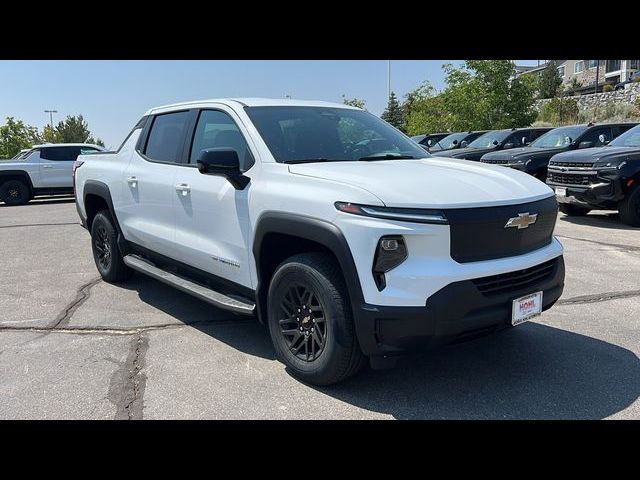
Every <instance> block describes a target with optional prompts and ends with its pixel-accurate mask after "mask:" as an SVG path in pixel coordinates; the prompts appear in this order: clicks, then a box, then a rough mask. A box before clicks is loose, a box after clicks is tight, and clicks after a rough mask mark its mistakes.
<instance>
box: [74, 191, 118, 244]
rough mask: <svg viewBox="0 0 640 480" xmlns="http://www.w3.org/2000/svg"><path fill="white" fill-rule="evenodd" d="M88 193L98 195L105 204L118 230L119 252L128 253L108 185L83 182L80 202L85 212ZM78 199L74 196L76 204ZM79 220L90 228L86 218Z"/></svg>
mask: <svg viewBox="0 0 640 480" xmlns="http://www.w3.org/2000/svg"><path fill="white" fill-rule="evenodd" d="M88 195H95V196H97V197H100V198H102V199H103V200H104V201H105V203H106V204H107V208H108V210H109V214H110V215H111V218H112V219H113V221H114V223H115V227H116V231H117V232H118V247H119V248H120V253H122V255H123V256H124V255H127V254H128V253H129V247H128V245H127V241H126V239H125V238H124V235H123V233H122V228H120V223H119V222H118V217H117V216H116V210H115V208H114V207H113V199H112V198H111V191H110V190H109V186H108V185H107V184H106V183H104V182H100V181H98V180H87V181H86V182H85V183H84V187H83V189H82V202H83V204H84V207H85V212H86V206H87V196H88ZM78 201H79V200H78V198H77V197H76V204H77V203H78ZM78 214H80V209H78ZM81 220H82V222H83V224H85V225H86V227H87V229H88V230H90V228H91V227H90V226H89V224H88V219H87V218H82V216H81Z"/></svg>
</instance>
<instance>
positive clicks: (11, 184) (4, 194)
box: [0, 180, 31, 205]
mask: <svg viewBox="0 0 640 480" xmlns="http://www.w3.org/2000/svg"><path fill="white" fill-rule="evenodd" d="M0 200H2V201H3V202H4V203H6V204H7V205H24V204H25V203H27V202H29V200H31V190H29V187H28V186H27V184H25V183H24V182H23V181H21V180H7V181H6V182H4V183H3V184H2V186H0Z"/></svg>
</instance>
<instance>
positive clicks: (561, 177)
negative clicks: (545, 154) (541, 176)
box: [547, 170, 595, 185]
mask: <svg viewBox="0 0 640 480" xmlns="http://www.w3.org/2000/svg"><path fill="white" fill-rule="evenodd" d="M592 178H595V175H583V174H575V173H556V172H552V171H551V170H549V173H548V174H547V181H549V182H553V183H560V184H563V185H589V184H590V183H591V179H592Z"/></svg>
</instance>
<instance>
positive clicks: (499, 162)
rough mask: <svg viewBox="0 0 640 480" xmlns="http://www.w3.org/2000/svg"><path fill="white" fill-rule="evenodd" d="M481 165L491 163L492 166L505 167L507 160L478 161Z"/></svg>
mask: <svg viewBox="0 0 640 480" xmlns="http://www.w3.org/2000/svg"><path fill="white" fill-rule="evenodd" d="M480 161H481V162H482V163H491V164H492V165H507V164H508V162H509V161H508V160H480Z"/></svg>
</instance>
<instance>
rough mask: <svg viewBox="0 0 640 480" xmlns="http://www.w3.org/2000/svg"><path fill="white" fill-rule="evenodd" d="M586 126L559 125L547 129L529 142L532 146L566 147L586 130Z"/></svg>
mask: <svg viewBox="0 0 640 480" xmlns="http://www.w3.org/2000/svg"><path fill="white" fill-rule="evenodd" d="M586 128H587V127H584V126H582V127H560V128H554V129H553V130H549V131H548V132H547V133H545V134H544V135H542V136H540V137H539V138H538V139H536V140H534V141H533V142H532V143H531V146H532V147H538V148H553V147H566V146H567V145H569V144H570V143H571V142H573V141H574V140H575V139H576V138H578V137H579V136H580V135H582V133H583V132H584V131H585V130H586Z"/></svg>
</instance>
